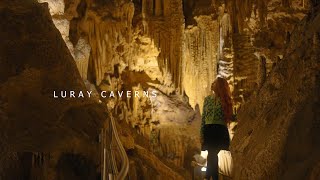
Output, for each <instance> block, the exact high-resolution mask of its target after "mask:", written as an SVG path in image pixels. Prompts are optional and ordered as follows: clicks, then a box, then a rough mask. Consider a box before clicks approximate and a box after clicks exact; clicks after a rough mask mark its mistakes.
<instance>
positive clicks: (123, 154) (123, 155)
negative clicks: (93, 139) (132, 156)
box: [102, 112, 129, 180]
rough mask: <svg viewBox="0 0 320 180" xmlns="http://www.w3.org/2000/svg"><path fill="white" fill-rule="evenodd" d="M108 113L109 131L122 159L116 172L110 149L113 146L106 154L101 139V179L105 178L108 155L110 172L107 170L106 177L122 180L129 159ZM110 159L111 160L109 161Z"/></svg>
mask: <svg viewBox="0 0 320 180" xmlns="http://www.w3.org/2000/svg"><path fill="white" fill-rule="evenodd" d="M109 114H110V126H111V128H110V131H111V134H112V135H111V136H112V137H114V140H115V143H116V146H117V147H118V149H119V150H120V157H121V160H122V165H121V169H120V172H119V173H118V172H117V167H116V163H115V156H114V153H113V152H112V151H114V149H113V148H110V151H109V153H108V154H107V153H106V149H105V144H106V143H105V142H104V141H105V140H103V141H102V144H103V147H104V148H103V151H104V153H103V156H104V157H103V162H104V163H103V166H104V167H103V172H102V179H103V180H106V169H107V168H106V156H107V157H108V159H109V158H110V159H109V163H108V164H109V165H111V166H112V167H111V169H112V172H108V173H109V174H108V179H109V180H113V179H114V178H115V179H116V180H124V179H125V177H126V176H127V174H128V171H129V159H128V156H127V153H126V151H125V149H124V147H123V145H122V143H121V141H120V138H119V135H118V131H117V128H116V125H115V121H114V119H113V117H112V116H111V113H110V112H109ZM102 137H105V136H102ZM110 146H112V142H110ZM110 161H111V162H110Z"/></svg>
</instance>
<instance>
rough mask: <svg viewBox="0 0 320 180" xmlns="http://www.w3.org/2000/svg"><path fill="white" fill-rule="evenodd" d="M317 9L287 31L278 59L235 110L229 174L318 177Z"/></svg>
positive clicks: (250, 176) (236, 176) (279, 177)
mask: <svg viewBox="0 0 320 180" xmlns="http://www.w3.org/2000/svg"><path fill="white" fill-rule="evenodd" d="M319 18H320V16H319V11H318V9H317V10H316V11H314V12H313V13H310V14H308V16H307V17H306V18H304V19H303V21H301V22H300V23H299V25H297V26H296V28H295V29H294V31H293V32H292V35H291V38H290V42H289V44H288V47H287V49H286V50H285V53H284V56H283V59H282V60H281V61H280V62H279V63H278V64H277V65H275V67H274V68H273V69H272V70H271V72H270V75H269V77H268V78H267V80H266V82H265V83H264V84H263V86H262V88H261V89H260V90H259V91H258V92H257V94H256V96H255V97H254V98H252V99H251V100H250V101H248V103H246V104H245V106H244V107H243V109H242V110H241V111H240V112H239V114H238V115H239V116H238V117H239V124H238V129H237V131H236V134H235V136H234V139H233V142H232V153H233V157H234V162H235V167H234V169H235V172H234V178H235V179H270V178H271V179H317V178H319V168H318V167H319V165H318V162H319V155H318V154H317V153H316V152H318V151H319V147H320V146H319V142H320V141H319V138H318V137H319V135H318V134H319V130H318V129H319V122H320V120H319V108H317V107H318V106H319V52H320V51H319V30H320V29H319V20H320V19H319Z"/></svg>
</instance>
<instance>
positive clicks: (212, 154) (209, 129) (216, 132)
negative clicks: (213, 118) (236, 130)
mask: <svg viewBox="0 0 320 180" xmlns="http://www.w3.org/2000/svg"><path fill="white" fill-rule="evenodd" d="M229 145H230V138H229V133H228V128H227V127H226V126H224V125H219V124H207V125H205V126H204V144H203V147H202V149H203V150H208V157H207V171H206V178H207V179H208V180H209V179H210V178H211V177H212V178H213V180H218V153H219V152H220V150H227V149H228V148H229Z"/></svg>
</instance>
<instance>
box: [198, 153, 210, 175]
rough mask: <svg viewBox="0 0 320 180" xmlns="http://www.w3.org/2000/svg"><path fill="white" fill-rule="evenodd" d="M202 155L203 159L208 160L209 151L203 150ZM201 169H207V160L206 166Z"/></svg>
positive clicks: (203, 170)
mask: <svg viewBox="0 0 320 180" xmlns="http://www.w3.org/2000/svg"><path fill="white" fill-rule="evenodd" d="M200 156H201V157H203V159H206V160H207V157H208V151H207V150H205V151H201V153H200ZM201 171H202V172H205V171H207V162H206V164H205V166H203V167H202V168H201Z"/></svg>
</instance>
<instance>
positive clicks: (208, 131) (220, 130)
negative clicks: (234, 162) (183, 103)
mask: <svg viewBox="0 0 320 180" xmlns="http://www.w3.org/2000/svg"><path fill="white" fill-rule="evenodd" d="M211 91H212V93H211V94H210V95H209V96H207V97H206V98H205V100H204V105H203V113H202V122H201V129H200V134H201V145H202V147H201V149H202V150H207V151H208V157H207V170H206V179H207V180H210V178H211V177H212V178H213V180H218V177H219V176H218V153H219V151H220V150H228V149H229V145H230V137H229V132H228V126H229V123H230V120H231V119H232V102H231V93H230V88H229V85H228V82H227V81H226V80H225V79H223V78H221V77H218V78H217V79H216V80H215V81H214V82H213V83H212V84H211Z"/></svg>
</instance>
